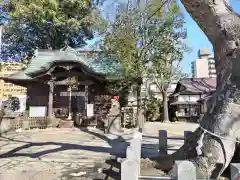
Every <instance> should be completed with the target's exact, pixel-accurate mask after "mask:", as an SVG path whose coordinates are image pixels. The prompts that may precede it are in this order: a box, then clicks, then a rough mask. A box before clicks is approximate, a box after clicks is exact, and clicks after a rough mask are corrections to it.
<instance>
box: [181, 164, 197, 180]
mask: <svg viewBox="0 0 240 180" xmlns="http://www.w3.org/2000/svg"><path fill="white" fill-rule="evenodd" d="M176 166H177V180H196V179H197V177H196V168H195V166H194V165H193V163H192V162H190V161H176Z"/></svg>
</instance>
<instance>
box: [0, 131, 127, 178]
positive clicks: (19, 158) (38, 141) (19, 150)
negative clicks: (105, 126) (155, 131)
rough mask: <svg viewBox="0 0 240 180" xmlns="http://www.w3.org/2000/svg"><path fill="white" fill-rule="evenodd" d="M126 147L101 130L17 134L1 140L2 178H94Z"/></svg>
mask: <svg viewBox="0 0 240 180" xmlns="http://www.w3.org/2000/svg"><path fill="white" fill-rule="evenodd" d="M129 136H131V135H129ZM111 146H114V148H111ZM125 147H126V143H124V140H123V139H121V138H118V139H114V137H112V139H106V138H105V136H104V135H103V134H102V132H101V131H98V130H93V131H92V130H91V131H89V132H83V131H81V130H79V129H77V128H73V129H52V128H50V129H44V130H30V131H23V132H18V133H16V132H14V133H11V134H7V135H5V136H3V137H0V179H1V180H40V179H41V180H42V179H44V180H55V179H56V180H59V179H60V180H68V179H73V180H74V179H86V180H87V179H94V177H95V176H96V172H97V169H98V167H100V165H101V164H102V163H103V162H104V161H105V160H106V159H107V158H108V157H109V156H110V154H112V153H123V152H124V151H125Z"/></svg>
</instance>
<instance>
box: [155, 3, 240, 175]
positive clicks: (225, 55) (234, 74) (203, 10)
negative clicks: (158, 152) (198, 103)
mask: <svg viewBox="0 0 240 180" xmlns="http://www.w3.org/2000/svg"><path fill="white" fill-rule="evenodd" d="M181 2H182V3H183V5H184V6H185V8H186V10H187V11H188V12H189V14H190V15H191V16H192V17H193V20H195V22H196V23H197V24H198V26H199V27H200V28H201V29H202V31H203V32H204V33H205V35H206V36H207V38H208V39H209V41H210V42H211V43H212V45H213V50H214V55H215V56H214V59H215V66H216V72H217V87H216V91H215V93H214V94H213V96H212V97H211V98H210V100H209V103H208V109H207V112H206V113H205V115H204V117H203V118H202V120H201V123H200V127H199V128H197V129H196V131H195V132H194V133H193V135H192V136H191V137H189V138H188V139H187V140H186V141H185V143H184V145H183V146H182V147H181V148H180V149H179V150H177V151H176V152H175V153H173V154H172V155H169V156H167V157H164V158H159V159H158V164H157V167H158V168H161V169H162V170H164V171H169V170H173V171H171V172H174V169H175V168H174V169H173V167H175V166H174V164H175V160H186V159H187V160H189V161H191V162H192V163H193V164H194V166H195V167H196V174H197V178H199V179H218V177H219V176H220V175H221V174H222V173H223V172H224V170H225V169H226V168H227V167H229V164H230V163H231V162H234V161H235V162H238V161H239V143H238V140H239V137H240V132H239V128H240V123H239V117H240V111H239V94H240V89H239V88H240V84H239V82H240V81H239V77H240V73H239V68H238V67H239V59H240V45H239V44H240V43H239V42H240V40H239V38H240V37H239V31H238V32H237V31H236V28H237V27H239V25H240V17H239V14H237V13H236V12H235V11H234V10H233V9H232V8H231V7H230V6H229V4H228V2H229V1H227V2H226V1H225V0H217V1H211V0H209V1H204V0H182V1H181ZM196 36H197V34H196ZM235 153H236V154H235ZM234 154H235V155H236V156H234ZM175 172H176V171H175ZM172 175H173V174H172ZM228 177H229V176H228ZM219 179H220V178H219Z"/></svg>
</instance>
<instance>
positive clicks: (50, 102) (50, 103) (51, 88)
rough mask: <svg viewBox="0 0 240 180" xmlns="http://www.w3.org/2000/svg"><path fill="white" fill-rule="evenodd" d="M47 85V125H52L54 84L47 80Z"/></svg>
mask: <svg viewBox="0 0 240 180" xmlns="http://www.w3.org/2000/svg"><path fill="white" fill-rule="evenodd" d="M48 85H49V96H48V119H49V120H48V126H52V125H53V92H54V84H53V81H49V82H48Z"/></svg>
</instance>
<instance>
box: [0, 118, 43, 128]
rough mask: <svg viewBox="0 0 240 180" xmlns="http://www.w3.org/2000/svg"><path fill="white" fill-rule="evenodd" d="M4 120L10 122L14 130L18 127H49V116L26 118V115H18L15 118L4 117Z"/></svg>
mask: <svg viewBox="0 0 240 180" xmlns="http://www.w3.org/2000/svg"><path fill="white" fill-rule="evenodd" d="M4 121H9V122H10V126H11V127H10V128H11V129H13V130H16V129H32V128H39V129H44V128H47V125H48V117H31V118H27V119H25V118H24V117H17V118H14V119H10V118H3V122H2V123H4Z"/></svg>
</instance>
